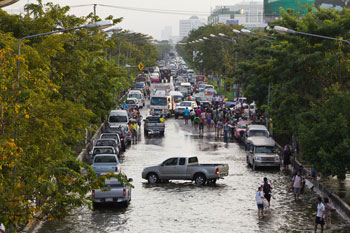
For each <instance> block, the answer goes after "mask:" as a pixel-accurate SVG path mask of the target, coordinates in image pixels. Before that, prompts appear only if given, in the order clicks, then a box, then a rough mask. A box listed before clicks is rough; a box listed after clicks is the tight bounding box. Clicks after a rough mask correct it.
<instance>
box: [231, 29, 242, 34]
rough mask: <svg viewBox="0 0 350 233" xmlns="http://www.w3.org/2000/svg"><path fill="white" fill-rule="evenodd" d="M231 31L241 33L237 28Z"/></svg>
mask: <svg viewBox="0 0 350 233" xmlns="http://www.w3.org/2000/svg"><path fill="white" fill-rule="evenodd" d="M232 31H233V32H234V33H236V34H241V32H240V31H238V30H237V29H233V30H232Z"/></svg>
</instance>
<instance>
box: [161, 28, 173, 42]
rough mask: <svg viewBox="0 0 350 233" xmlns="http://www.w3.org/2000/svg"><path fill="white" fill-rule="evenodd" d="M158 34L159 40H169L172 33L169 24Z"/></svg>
mask: <svg viewBox="0 0 350 233" xmlns="http://www.w3.org/2000/svg"><path fill="white" fill-rule="evenodd" d="M160 34H161V36H160V38H161V40H169V39H170V38H171V37H172V35H173V28H172V27H171V26H166V27H165V28H164V29H163V30H162V31H161V33H160Z"/></svg>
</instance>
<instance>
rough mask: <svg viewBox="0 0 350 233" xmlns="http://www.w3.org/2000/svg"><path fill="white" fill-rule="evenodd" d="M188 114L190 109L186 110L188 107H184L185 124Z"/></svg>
mask: <svg viewBox="0 0 350 233" xmlns="http://www.w3.org/2000/svg"><path fill="white" fill-rule="evenodd" d="M189 115H190V110H188V107H186V109H185V111H184V118H185V125H187V124H188V117H189Z"/></svg>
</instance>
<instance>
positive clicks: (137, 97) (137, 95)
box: [128, 93, 142, 99]
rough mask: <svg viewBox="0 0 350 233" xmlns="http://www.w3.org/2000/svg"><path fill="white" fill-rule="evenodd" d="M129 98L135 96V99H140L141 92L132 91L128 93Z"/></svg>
mask: <svg viewBox="0 0 350 233" xmlns="http://www.w3.org/2000/svg"><path fill="white" fill-rule="evenodd" d="M128 97H129V98H136V99H141V97H142V96H141V94H137V93H132V94H129V95H128Z"/></svg>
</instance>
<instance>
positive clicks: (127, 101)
mask: <svg viewBox="0 0 350 233" xmlns="http://www.w3.org/2000/svg"><path fill="white" fill-rule="evenodd" d="M125 103H126V104H135V101H134V100H126V101H125Z"/></svg>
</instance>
